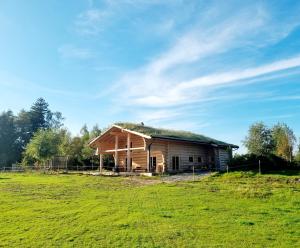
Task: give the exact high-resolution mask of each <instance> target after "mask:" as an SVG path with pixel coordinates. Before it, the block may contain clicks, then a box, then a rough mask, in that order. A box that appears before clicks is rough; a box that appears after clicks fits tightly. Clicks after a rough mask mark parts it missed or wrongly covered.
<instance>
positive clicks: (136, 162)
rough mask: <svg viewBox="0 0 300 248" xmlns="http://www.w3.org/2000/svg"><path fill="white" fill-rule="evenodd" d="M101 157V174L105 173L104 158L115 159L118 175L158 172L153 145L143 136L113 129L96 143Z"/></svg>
mask: <svg viewBox="0 0 300 248" xmlns="http://www.w3.org/2000/svg"><path fill="white" fill-rule="evenodd" d="M95 148H96V149H97V154H98V155H99V157H100V172H102V171H103V168H104V164H103V157H104V155H105V154H110V155H112V157H113V161H114V166H113V171H114V172H118V173H125V172H126V173H146V172H150V173H152V172H156V157H155V158H153V157H151V143H150V142H149V139H148V137H146V136H145V137H143V135H141V134H138V135H137V134H135V133H134V132H128V131H127V130H121V129H118V128H112V129H110V130H109V131H107V132H106V133H104V134H102V135H101V136H100V137H99V138H98V139H97V141H95Z"/></svg>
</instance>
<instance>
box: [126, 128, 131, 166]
mask: <svg viewBox="0 0 300 248" xmlns="http://www.w3.org/2000/svg"><path fill="white" fill-rule="evenodd" d="M130 140H131V137H130V133H127V170H128V171H131V169H132V168H131V152H130Z"/></svg>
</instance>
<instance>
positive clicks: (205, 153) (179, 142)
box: [89, 125, 237, 173]
mask: <svg viewBox="0 0 300 248" xmlns="http://www.w3.org/2000/svg"><path fill="white" fill-rule="evenodd" d="M224 144H226V143H221V144H219V145H217V144H212V143H207V142H200V141H197V142H193V141H191V140H184V139H178V138H172V137H162V136H160V137H159V136H154V135H147V134H145V133H141V132H137V131H134V130H130V129H127V128H124V127H122V126H120V125H112V127H111V128H109V129H108V130H107V131H105V132H104V133H102V134H101V135H100V136H98V137H96V138H95V139H93V140H91V141H90V142H89V146H90V147H92V148H94V149H96V150H97V154H98V155H99V157H100V172H102V170H103V168H104V167H103V155H104V154H111V155H112V156H113V158H114V170H115V171H117V172H150V173H158V172H182V171H188V170H191V168H192V167H193V168H194V167H195V166H196V168H198V167H199V168H200V167H205V168H208V169H217V170H223V169H224V168H223V167H224V164H225V163H227V161H228V159H229V158H230V157H231V152H232V148H236V147H237V146H234V145H232V146H233V147H231V145H229V144H228V145H224ZM174 161H175V162H174ZM176 163H177V164H176Z"/></svg>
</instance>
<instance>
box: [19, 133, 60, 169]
mask: <svg viewBox="0 0 300 248" xmlns="http://www.w3.org/2000/svg"><path fill="white" fill-rule="evenodd" d="M61 141H62V139H61V133H60V132H59V131H57V130H54V129H47V130H43V129H40V130H38V131H37V132H36V133H35V134H34V136H33V138H32V139H31V140H30V142H29V143H28V145H27V146H26V149H25V152H24V159H23V162H24V163H25V164H27V165H28V161H30V162H32V161H36V162H38V163H42V164H44V163H45V162H46V161H47V160H50V159H52V158H53V157H54V156H56V155H60V145H61Z"/></svg>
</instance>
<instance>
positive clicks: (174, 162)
mask: <svg viewBox="0 0 300 248" xmlns="http://www.w3.org/2000/svg"><path fill="white" fill-rule="evenodd" d="M172 170H173V171H179V156H173V157H172Z"/></svg>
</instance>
